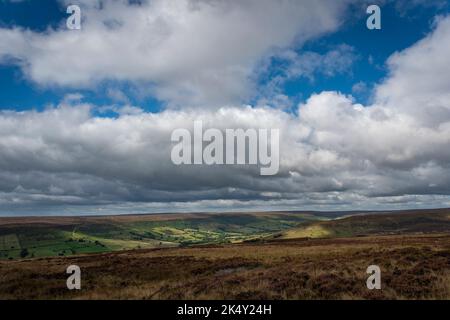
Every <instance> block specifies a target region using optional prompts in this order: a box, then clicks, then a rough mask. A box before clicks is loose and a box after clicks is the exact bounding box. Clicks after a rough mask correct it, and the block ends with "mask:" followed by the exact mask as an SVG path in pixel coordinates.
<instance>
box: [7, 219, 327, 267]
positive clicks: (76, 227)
mask: <svg viewBox="0 0 450 320" xmlns="http://www.w3.org/2000/svg"><path fill="white" fill-rule="evenodd" d="M167 217H168V218H167V219H165V218H163V219H161V218H160V216H155V218H154V219H153V218H152V216H149V215H146V216H145V215H144V216H130V217H129V218H128V217H121V218H120V219H119V218H116V217H95V218H89V217H82V218H76V219H66V218H63V217H61V218H53V219H43V220H42V221H39V222H37V223H23V221H22V220H20V219H19V220H17V221H15V220H14V219H13V220H12V221H9V223H1V221H2V220H1V219H0V259H10V260H11V259H18V258H33V257H48V256H69V255H76V254H84V253H101V252H110V251H117V250H129V249H140V248H165V247H176V246H189V245H198V244H221V243H235V242H242V241H248V240H255V239H263V238H265V237H268V236H270V235H272V234H274V233H277V232H281V231H283V230H287V229H290V228H294V227H296V226H298V225H299V224H300V223H302V222H305V221H318V220H324V219H329V217H327V216H326V215H320V214H308V213H270V214H201V215H198V216H195V217H189V216H186V217H185V216H183V215H180V216H179V217H177V218H172V216H170V215H167ZM10 220H11V219H10ZM46 220H48V221H46Z"/></svg>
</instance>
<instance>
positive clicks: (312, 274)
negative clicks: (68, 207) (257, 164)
mask: <svg viewBox="0 0 450 320" xmlns="http://www.w3.org/2000/svg"><path fill="white" fill-rule="evenodd" d="M71 264H76V265H79V266H80V267H81V270H82V289H81V290H80V291H69V290H67V289H66V277H67V275H66V274H65V269H66V268H67V266H68V265H71ZM371 264H377V265H379V266H380V267H381V270H382V289H381V290H374V291H371V290H368V289H367V288H366V279H367V274H366V268H367V267H368V266H369V265H371ZM0 275H1V277H2V279H1V281H0V299H17V298H21V299H44V298H45V299H72V298H76V299H381V298H384V299H419V298H424V299H450V236H449V235H437V234H436V235H414V236H392V235H391V236H376V237H361V238H342V239H320V240H274V241H269V242H264V243H245V244H226V245H213V246H206V247H204V246H202V247H193V248H168V249H156V250H155V249H143V250H133V251H126V252H115V253H108V254H100V255H86V256H77V257H56V258H40V259H34V260H23V261H3V262H1V261H0Z"/></svg>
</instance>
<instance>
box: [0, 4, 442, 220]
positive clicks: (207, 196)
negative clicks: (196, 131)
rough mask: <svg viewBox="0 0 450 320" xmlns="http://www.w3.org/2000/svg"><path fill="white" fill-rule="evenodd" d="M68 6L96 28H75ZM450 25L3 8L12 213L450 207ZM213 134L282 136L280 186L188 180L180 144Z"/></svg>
mask: <svg viewBox="0 0 450 320" xmlns="http://www.w3.org/2000/svg"><path fill="white" fill-rule="evenodd" d="M99 3H100V4H99ZM69 4H79V5H80V7H81V13H82V28H81V30H68V29H67V28H66V24H65V22H66V18H67V17H68V15H67V14H66V7H67V6H68V5H69ZM368 4H379V5H380V7H381V19H382V29H381V30H368V29H367V27H366V19H367V18H368V15H367V14H366V8H367V6H368ZM449 13H450V4H449V2H448V1H443V0H433V1H422V0H414V1H406V0H383V1H374V2H373V3H372V2H370V3H369V2H367V1H364V0H342V1H334V0H316V1H309V0H297V1H288V0H279V1H275V0H245V1H242V2H241V1H239V2H233V1H230V2H226V1H214V0H211V1H198V0H176V1H166V0H151V1H128V0H104V1H100V2H98V1H92V0H79V1H68V0H58V1H50V0H41V1H37V0H36V1H32V0H30V1H26V0H22V1H20V0H15V1H7V0H2V1H0V215H29V214H42V215H48V214H74V215H77V214H108V213H118V214H120V213H146V212H168V211H170V212H173V211H224V210H226V211H239V210H363V209H364V210H385V209H404V208H430V207H450V151H449V150H450V140H449V138H448V137H450V63H448V62H449V61H448V56H450V15H449ZM198 120H201V121H203V122H204V123H205V127H206V126H208V127H211V128H217V129H219V130H221V131H223V130H226V129H238V128H245V129H247V128H262V129H279V130H280V134H281V139H280V141H279V148H280V150H279V151H280V157H279V161H280V162H279V166H280V168H279V172H278V174H276V175H274V176H268V177H267V176H266V177H263V176H261V175H259V174H258V172H260V171H259V170H258V168H255V167H252V166H249V165H243V166H234V165H231V166H225V165H223V166H221V165H217V166H215V165H212V166H189V165H184V166H183V165H181V166H176V165H175V164H174V163H173V162H172V161H171V150H172V147H173V143H172V141H171V134H172V133H173V132H174V130H176V129H180V128H187V129H191V128H192V126H193V123H194V122H195V121H198ZM225 151H226V150H225Z"/></svg>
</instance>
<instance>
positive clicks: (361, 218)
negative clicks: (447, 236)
mask: <svg viewBox="0 0 450 320" xmlns="http://www.w3.org/2000/svg"><path fill="white" fill-rule="evenodd" d="M449 232H450V209H434V210H412V211H398V212H390V213H371V214H359V215H355V216H349V217H343V218H337V219H334V220H330V221H309V222H304V223H301V224H300V225H299V226H297V227H296V228H293V229H290V230H286V231H283V232H281V233H279V234H276V235H274V237H276V238H280V239H294V238H333V237H355V236H364V235H387V234H398V235H399V234H410V233H449Z"/></svg>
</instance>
